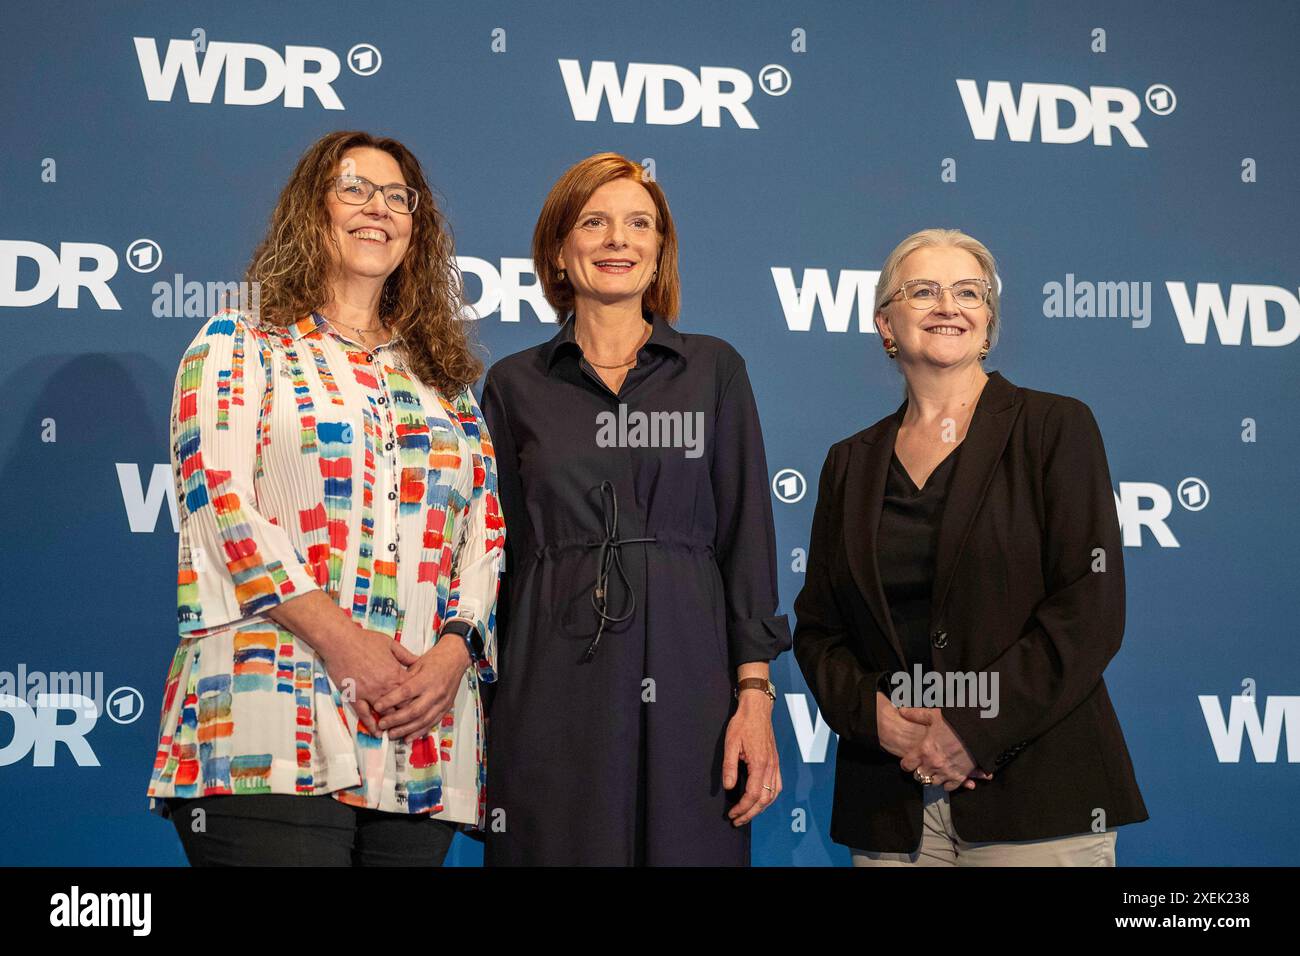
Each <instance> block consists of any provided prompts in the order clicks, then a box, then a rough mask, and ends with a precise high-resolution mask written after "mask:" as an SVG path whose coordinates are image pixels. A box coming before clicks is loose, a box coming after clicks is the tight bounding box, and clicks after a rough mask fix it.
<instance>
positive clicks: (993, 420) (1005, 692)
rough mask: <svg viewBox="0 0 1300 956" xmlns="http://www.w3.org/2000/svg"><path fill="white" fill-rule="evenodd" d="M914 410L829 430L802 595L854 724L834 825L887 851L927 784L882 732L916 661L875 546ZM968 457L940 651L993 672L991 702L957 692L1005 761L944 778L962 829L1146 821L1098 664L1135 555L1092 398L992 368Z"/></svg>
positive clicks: (819, 650)
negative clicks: (1027, 383) (891, 686)
mask: <svg viewBox="0 0 1300 956" xmlns="http://www.w3.org/2000/svg"><path fill="white" fill-rule="evenodd" d="M906 408H907V403H906V402H904V403H903V405H902V406H900V407H899V409H898V411H896V412H895V413H894V414H893V415H890V416H888V417H886V418H883V419H881V420H880V421H878V422H877V423H876V424H874V425H872V426H871V427H870V428H868V429H866V430H865V431H861V432H859V433H858V434H856V435H853V436H852V437H850V438H846V439H844V440H843V441H841V442H838V443H837V444H835V445H834V446H832V447H831V450H830V453H829V454H828V455H827V457H826V464H825V466H824V467H823V469H822V475H821V483H820V486H819V488H818V493H817V506H816V511H815V514H814V517H813V529H812V539H811V542H810V547H809V553H808V567H807V577H806V580H805V583H804V587H803V590H802V591H801V592H800V593H799V597H798V598H797V599H796V600H795V605H794V609H795V613H796V615H797V616H798V626H797V627H796V628H795V634H794V652H795V656H796V658H797V659H798V661H799V666H800V668H801V669H802V670H803V675H804V678H805V679H806V680H807V682H808V686H809V687H810V688H811V689H812V693H813V696H814V697H815V698H816V700H817V705H818V707H820V708H821V712H822V715H823V716H824V717H825V719H826V722H827V723H828V724H829V725H830V727H831V729H832V730H834V731H835V732H836V733H838V734H839V735H840V741H839V750H838V756H837V758H836V767H835V801H834V809H833V812H832V815H831V839H833V840H834V841H835V842H837V843H843V844H847V845H849V846H852V847H856V848H859V849H865V850H875V851H890V852H912V851H915V850H916V849H917V847H918V846H919V845H920V841H921V810H922V794H923V787H922V785H921V784H919V783H917V782H916V781H915V780H914V779H913V778H912V777H911V775H910V774H907V773H904V772H903V770H902V769H901V768H900V767H899V765H898V760H899V758H897V757H895V756H894V755H893V754H891V753H889V752H887V751H885V750H883V749H881V747H880V741H879V738H878V737H877V735H876V702H875V695H876V689H877V687H878V686H881V681H882V678H887V677H888V675H890V674H892V673H894V672H896V671H900V670H905V669H906V663H905V662H906V657H905V656H904V649H903V646H902V644H901V642H900V641H899V637H898V635H897V634H896V633H895V632H894V627H893V623H892V621H891V620H890V615H889V611H888V607H887V604H886V601H885V594H884V590H883V588H882V586H881V583H880V571H879V565H878V563H877V556H876V529H877V526H878V524H879V521H880V512H881V507H882V499H883V496H884V489H885V479H886V477H887V475H888V471H889V461H890V456H891V455H892V454H893V451H894V439H895V436H896V435H897V432H898V427H899V425H900V424H901V423H902V421H903V413H904V411H905V410H906ZM955 467H956V471H955V473H954V474H953V476H952V484H951V487H950V489H949V492H948V499H947V501H946V502H945V504H944V511H943V516H942V521H941V525H940V529H939V542H938V550H937V554H936V560H935V579H934V591H933V594H932V597H931V616H930V622H931V628H930V643H931V650H932V654H933V667H934V669H935V670H937V671H954V670H960V671H976V672H978V671H990V672H992V671H996V672H997V674H998V680H999V687H998V690H999V703H1000V711H999V713H998V714H997V716H996V717H982V716H980V713H979V710H978V708H977V707H974V706H972V707H968V708H955V707H944V708H943V715H944V718H945V719H946V720H947V721H948V723H949V724H951V725H952V727H953V729H954V730H955V731H956V732H957V734H958V735H959V736H960V737H961V739H962V741H963V742H964V743H965V744H966V746H967V748H968V749H969V750H970V752H971V754H972V756H973V757H974V758H975V761H976V763H977V764H978V765H979V766H980V767H982V768H983V769H985V770H987V771H990V772H992V773H993V780H992V781H987V782H980V783H978V784H977V786H976V788H975V789H974V790H964V789H959V790H956V791H953V792H952V793H951V794H950V795H949V796H950V799H951V807H952V820H953V825H954V827H955V829H956V830H957V833H958V835H959V836H960V837H961V838H962V839H963V840H967V841H973V842H982V841H993V840H996V841H1006V840H1036V839H1044V838H1048V837H1054V836H1064V835H1067V834H1073V833H1082V832H1086V831H1089V830H1092V829H1094V819H1098V818H1099V816H1098V811H1100V814H1104V817H1100V820H1101V823H1102V824H1103V825H1104V826H1105V827H1107V828H1112V827H1115V826H1118V825H1120V824H1124V823H1133V822H1136V821H1140V820H1145V819H1146V818H1147V811H1146V806H1145V805H1144V804H1143V802H1142V795H1141V793H1140V792H1139V791H1138V786H1137V780H1136V779H1135V777H1134V775H1133V765H1132V762H1131V761H1130V759H1129V754H1128V748H1127V747H1126V746H1125V744H1124V736H1123V734H1122V733H1121V731H1120V727H1119V721H1118V719H1117V718H1116V717H1115V711H1114V709H1113V708H1112V707H1111V703H1110V697H1109V696H1108V695H1107V693H1106V684H1105V682H1104V681H1103V680H1102V677H1101V675H1102V671H1104V670H1105V669H1106V664H1107V662H1108V661H1109V660H1110V659H1111V658H1112V657H1113V656H1114V655H1115V652H1116V651H1118V650H1119V646H1120V639H1121V638H1122V636H1123V633H1124V560H1123V549H1122V546H1121V541H1120V529H1119V519H1118V516H1117V514H1116V510H1115V499H1114V496H1113V492H1112V490H1111V483H1110V471H1109V469H1108V468H1107V465H1106V452H1105V449H1104V448H1103V446H1102V440H1101V433H1100V432H1099V431H1098V429H1097V423H1096V421H1095V420H1094V419H1093V416H1092V412H1091V411H1090V410H1089V409H1088V406H1087V405H1085V404H1083V403H1082V402H1080V401H1078V400H1076V399H1073V398H1067V397H1065V396H1062V395H1053V394H1050V393H1048V392H1039V391H1034V390H1033V389H1027V388H1018V387H1016V386H1015V385H1013V384H1012V383H1011V382H1008V381H1007V380H1006V379H1005V378H1003V377H1002V375H1000V374H999V373H997V372H992V373H990V375H989V381H988V382H987V383H985V386H984V390H983V392H982V393H981V394H980V398H979V402H978V403H977V404H976V406H975V411H974V413H973V415H972V417H971V422H970V428H969V429H968V431H967V434H966V439H965V441H964V442H963V447H962V449H961V454H960V455H959V456H958V457H957V460H956V462H955ZM1103 562H1104V563H1103ZM1102 568H1104V570H1102ZM883 686H884V687H885V688H886V696H888V684H885V685H883Z"/></svg>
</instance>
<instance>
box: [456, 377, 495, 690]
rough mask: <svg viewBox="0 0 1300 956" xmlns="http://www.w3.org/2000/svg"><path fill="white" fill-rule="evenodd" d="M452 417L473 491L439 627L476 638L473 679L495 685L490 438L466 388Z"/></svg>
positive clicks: (493, 532)
mask: <svg viewBox="0 0 1300 956" xmlns="http://www.w3.org/2000/svg"><path fill="white" fill-rule="evenodd" d="M456 413H457V415H458V417H459V418H460V427H461V429H462V431H463V432H464V434H465V438H466V441H467V442H468V443H469V447H470V461H471V465H472V467H473V469H474V488H473V492H472V495H471V497H470V501H469V507H468V509H467V511H466V514H465V517H464V518H463V519H462V520H463V521H464V522H465V524H464V526H463V527H464V532H463V534H462V535H461V536H460V538H459V544H458V547H457V550H456V554H455V556H454V558H453V563H452V578H451V585H450V593H449V596H448V598H447V613H446V618H445V621H444V623H443V627H444V628H445V627H446V625H447V624H450V623H452V622H454V621H461V622H464V623H465V624H468V625H469V626H470V627H471V628H473V629H474V631H476V632H477V635H478V639H479V640H480V641H481V642H482V646H483V655H482V658H481V659H480V660H479V661H478V662H477V667H478V676H479V679H480V680H482V681H484V682H485V683H490V682H492V681H495V680H496V679H497V641H496V632H497V598H498V595H499V591H500V583H501V570H502V561H503V556H504V548H505V537H506V527H505V522H504V521H503V520H502V516H501V504H500V499H499V497H498V490H497V463H496V455H495V453H494V450H493V447H492V438H491V435H490V434H489V432H488V428H487V424H486V422H485V421H484V418H483V413H482V411H481V410H480V409H479V406H478V403H477V402H475V401H474V395H473V393H472V392H471V391H470V390H469V389H468V388H466V389H464V390H463V391H462V392H461V394H460V396H459V397H458V398H457V400H456Z"/></svg>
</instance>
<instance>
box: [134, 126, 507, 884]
mask: <svg viewBox="0 0 1300 956" xmlns="http://www.w3.org/2000/svg"><path fill="white" fill-rule="evenodd" d="M454 265H455V260H454V258H453V254H452V242H451V235H450V232H449V231H448V228H447V225H446V222H445V220H444V219H443V217H442V214H441V213H440V212H439V211H438V209H437V206H436V205H435V204H434V201H433V195H432V193H431V191H430V189H429V185H428V183H427V182H426V181H425V178H424V173H423V172H422V170H421V169H420V164H419V162H418V161H417V160H416V158H415V156H414V155H412V154H411V152H410V151H409V150H408V149H407V148H406V147H405V146H403V145H402V144H401V143H399V142H397V141H396V140H393V139H377V138H375V137H372V136H369V135H367V134H366V133H359V132H336V133H330V134H329V135H327V136H325V137H323V138H322V139H320V140H319V141H318V142H316V143H315V144H314V145H312V147H311V148H310V149H308V150H307V152H306V153H305V154H304V155H303V157H302V158H301V159H300V160H299V161H298V165H297V167H296V168H295V169H294V171H293V174H292V175H291V176H290V178H289V182H288V184H287V185H286V186H285V188H284V191H283V192H282V193H281V194H280V199H279V202H278V203H277V204H276V207H275V211H274V213H273V214H272V216H271V222H270V227H269V229H268V231H267V235H266V238H265V239H264V240H263V241H262V244H261V245H260V246H259V247H258V249H257V251H256V252H255V253H254V255H253V261H252V264H251V265H250V267H249V270H248V276H247V279H248V281H249V282H250V283H256V285H255V286H254V288H255V289H257V290H258V292H259V293H260V303H261V314H260V316H258V315H250V314H248V313H245V312H241V311H237V310H233V309H229V310H227V311H224V312H222V313H220V314H218V315H216V316H214V317H213V318H212V319H211V320H210V321H209V322H208V323H207V324H206V325H205V326H204V328H203V329H202V330H201V331H200V332H199V334H198V335H197V336H196V337H195V339H194V342H193V344H192V345H191V346H190V348H189V350H188V351H186V353H185V355H184V358H182V360H181V366H180V371H179V374H178V376H177V379H176V389H175V394H174V398H173V404H172V417H171V432H172V466H173V469H174V472H175V477H176V487H177V495H176V498H177V503H178V512H179V516H180V574H179V582H178V583H179V586H178V595H177V597H178V602H177V603H178V606H179V625H180V645H179V647H178V648H177V649H176V653H175V656H174V658H173V660H172V665H171V671H170V673H169V674H168V677H167V684H166V689H165V691H164V697H163V712H162V726H161V730H160V732H159V740H158V750H157V757H156V761H155V764H154V770H153V779H152V781H151V783H150V786H149V796H150V797H151V798H153V799H151V801H150V805H151V807H152V808H154V809H156V810H161V812H162V813H163V815H164V816H168V815H169V816H171V818H172V821H173V823H174V824H175V826H176V829H177V832H178V833H179V835H180V839H181V843H182V845H183V846H184V848H185V852H186V854H187V856H188V857H189V860H190V862H191V863H193V864H195V865H260V864H281V865H283V864H291V865H293V864H301V865H313V866H336V865H337V866H347V865H393V864H405V865H421V866H428V865H438V864H440V863H441V862H442V860H443V857H444V855H445V854H446V852H447V848H448V846H449V845H450V843H451V839H452V836H453V833H454V831H455V829H456V828H457V826H458V825H460V824H468V825H471V826H479V825H481V822H482V818H483V816H482V815H483V804H482V794H483V790H482V782H483V776H484V753H483V751H484V745H483V740H484V727H483V719H482V708H481V706H480V702H479V685H480V682H483V681H492V680H494V679H495V674H494V667H495V657H496V652H495V640H494V630H495V625H496V621H495V608H496V596H497V584H498V578H499V571H500V565H501V561H502V542H503V537H504V530H503V526H502V521H501V513H500V509H499V508H498V505H497V499H496V465H495V460H494V455H493V451H492V443H491V441H490V439H489V437H488V433H487V430H486V428H484V426H483V423H482V416H481V415H480V413H479V409H478V406H477V405H476V403H475V401H474V396H473V394H472V393H471V392H470V389H469V386H470V384H471V383H472V382H473V381H474V380H475V379H476V378H477V377H478V376H479V374H480V373H481V371H482V365H481V364H480V363H479V362H478V360H477V359H475V358H474V356H473V354H472V353H471V351H470V347H469V344H468V342H467V341H466V337H465V332H464V326H463V324H462V321H461V315H460V312H461V295H460V288H459V283H458V278H457V274H456V273H455V271H454ZM199 811H202V814H201V816H202V818H203V819H204V821H205V824H204V826H202V827H199V826H197V825H196V824H197V820H198V819H199V817H200V813H199Z"/></svg>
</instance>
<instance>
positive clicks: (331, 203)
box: [325, 147, 412, 281]
mask: <svg viewBox="0 0 1300 956" xmlns="http://www.w3.org/2000/svg"><path fill="white" fill-rule="evenodd" d="M335 174H336V175H350V176H360V177H361V178H363V179H368V180H370V181H371V182H372V183H375V184H376V185H379V186H387V185H389V184H390V183H401V184H402V185H407V183H406V178H405V177H404V176H403V175H402V168H401V167H400V166H399V165H398V164H397V160H396V159H394V158H393V157H392V156H391V155H389V154H388V153H386V152H384V151H383V150H381V149H371V148H369V147H360V148H357V149H350V150H348V151H347V152H346V153H344V154H343V161H342V163H340V164H339V168H338V170H336V172H335ZM325 208H326V211H327V212H328V213H329V220H330V228H331V230H332V232H333V235H334V241H335V243H336V244H337V249H331V258H332V259H333V261H334V268H335V270H336V273H337V274H338V275H339V276H340V277H341V278H343V279H345V280H349V279H361V278H366V279H379V280H381V281H382V280H383V279H386V278H387V277H388V276H389V275H391V274H392V273H393V271H394V270H396V269H397V267H398V266H399V265H401V263H402V259H403V258H404V257H405V256H406V250H407V249H408V248H409V247H410V245H411V228H412V220H411V216H409V215H404V214H402V213H399V212H394V211H393V210H392V209H390V208H389V207H388V205H387V204H386V203H385V202H384V196H383V193H382V191H380V190H378V189H377V190H375V193H374V195H373V196H371V197H370V199H369V201H367V202H366V204H365V205H364V206H353V205H349V204H348V203H345V202H344V201H343V200H341V199H340V198H339V197H338V193H337V192H336V191H335V189H334V185H333V183H331V184H330V188H329V192H328V193H327V194H326V197H325Z"/></svg>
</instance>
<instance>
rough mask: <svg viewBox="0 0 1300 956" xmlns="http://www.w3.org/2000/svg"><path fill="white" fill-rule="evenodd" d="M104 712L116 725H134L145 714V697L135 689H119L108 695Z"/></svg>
mask: <svg viewBox="0 0 1300 956" xmlns="http://www.w3.org/2000/svg"><path fill="white" fill-rule="evenodd" d="M104 710H105V711H106V712H107V713H108V719H109V720H111V721H113V723H115V724H133V723H135V722H136V721H137V720H139V719H140V715H141V714H143V713H144V696H143V695H142V694H141V693H140V692H139V691H138V690H136V689H135V688H134V687H119V688H117V689H116V690H114V691H113V692H112V693H111V694H109V695H108V700H107V701H105V703H104Z"/></svg>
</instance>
